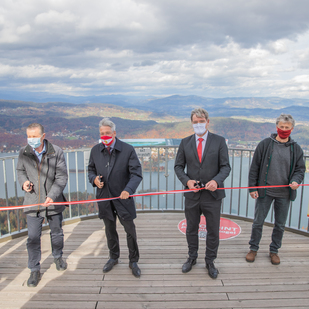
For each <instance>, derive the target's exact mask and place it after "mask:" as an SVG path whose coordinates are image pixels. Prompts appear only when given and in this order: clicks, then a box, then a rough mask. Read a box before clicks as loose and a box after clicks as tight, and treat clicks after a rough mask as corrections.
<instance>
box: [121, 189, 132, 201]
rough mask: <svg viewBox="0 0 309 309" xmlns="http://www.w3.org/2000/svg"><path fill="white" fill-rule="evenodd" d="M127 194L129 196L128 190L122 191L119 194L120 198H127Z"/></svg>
mask: <svg viewBox="0 0 309 309" xmlns="http://www.w3.org/2000/svg"><path fill="white" fill-rule="evenodd" d="M129 196H130V193H129V192H128V191H122V192H121V194H120V198H121V199H122V200H126V199H128V198H129Z"/></svg>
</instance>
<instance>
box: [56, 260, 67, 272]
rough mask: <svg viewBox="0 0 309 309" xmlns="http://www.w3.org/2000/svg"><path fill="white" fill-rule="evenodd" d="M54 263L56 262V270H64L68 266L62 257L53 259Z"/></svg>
mask: <svg viewBox="0 0 309 309" xmlns="http://www.w3.org/2000/svg"><path fill="white" fill-rule="evenodd" d="M54 263H55V264H56V268H57V270H58V271H64V270H66V269H67V267H68V264H67V263H66V262H65V261H64V260H63V259H62V257H59V258H58V259H54Z"/></svg>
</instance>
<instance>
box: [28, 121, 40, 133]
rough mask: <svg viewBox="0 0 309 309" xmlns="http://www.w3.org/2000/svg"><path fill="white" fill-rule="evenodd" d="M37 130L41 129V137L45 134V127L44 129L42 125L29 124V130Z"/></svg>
mask: <svg viewBox="0 0 309 309" xmlns="http://www.w3.org/2000/svg"><path fill="white" fill-rule="evenodd" d="M36 128H39V129H40V131H41V135H43V134H44V127H43V126H42V125H41V124H39V123H35V122H34V123H31V124H29V125H28V127H27V130H32V129H36Z"/></svg>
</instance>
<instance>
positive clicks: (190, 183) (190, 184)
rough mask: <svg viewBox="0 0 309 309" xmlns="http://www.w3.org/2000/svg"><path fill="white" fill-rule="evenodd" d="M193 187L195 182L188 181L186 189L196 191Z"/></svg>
mask: <svg viewBox="0 0 309 309" xmlns="http://www.w3.org/2000/svg"><path fill="white" fill-rule="evenodd" d="M195 185H196V181H195V180H188V182H187V187H188V188H189V189H190V190H192V189H197V188H196V187H195Z"/></svg>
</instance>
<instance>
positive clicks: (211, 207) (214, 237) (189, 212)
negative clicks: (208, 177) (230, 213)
mask: <svg viewBox="0 0 309 309" xmlns="http://www.w3.org/2000/svg"><path fill="white" fill-rule="evenodd" d="M220 210H221V200H219V201H217V200H215V199H214V198H213V197H212V196H211V195H210V194H209V198H201V199H199V200H197V201H195V200H191V199H188V198H186V199H185V216H186V220H187V230H186V237H187V243H188V248H189V252H188V254H189V257H190V258H191V259H196V258H197V256H198V253H197V252H198V247H199V237H198V229H199V223H200V218H201V214H203V215H204V216H205V218H206V229H207V235H206V253H205V261H206V263H211V262H213V261H214V260H215V259H216V257H217V252H218V247H219V229H220Z"/></svg>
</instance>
